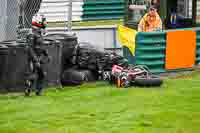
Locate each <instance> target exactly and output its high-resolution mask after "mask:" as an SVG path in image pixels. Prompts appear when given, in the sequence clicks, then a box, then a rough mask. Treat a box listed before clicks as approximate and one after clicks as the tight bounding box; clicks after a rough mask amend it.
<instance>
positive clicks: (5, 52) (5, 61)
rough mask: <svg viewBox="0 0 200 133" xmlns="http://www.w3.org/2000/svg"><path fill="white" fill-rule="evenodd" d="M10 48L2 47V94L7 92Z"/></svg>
mask: <svg viewBox="0 0 200 133" xmlns="http://www.w3.org/2000/svg"><path fill="white" fill-rule="evenodd" d="M8 54H9V50H8V47H7V48H6V47H1V46H0V68H1V69H0V92H1V91H6V90H5V87H6V86H5V83H6V80H7V79H6V76H7V73H6V72H7V64H8Z"/></svg>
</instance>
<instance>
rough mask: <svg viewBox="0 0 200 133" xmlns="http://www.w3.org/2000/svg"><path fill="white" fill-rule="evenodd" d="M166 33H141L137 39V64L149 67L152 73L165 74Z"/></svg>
mask: <svg viewBox="0 0 200 133" xmlns="http://www.w3.org/2000/svg"><path fill="white" fill-rule="evenodd" d="M165 49H166V33H165V32H146V33H145V32H141V33H138V35H137V37H136V53H135V63H136V64H137V65H147V66H148V67H149V68H150V70H151V72H153V73H161V72H165V70H164V68H165Z"/></svg>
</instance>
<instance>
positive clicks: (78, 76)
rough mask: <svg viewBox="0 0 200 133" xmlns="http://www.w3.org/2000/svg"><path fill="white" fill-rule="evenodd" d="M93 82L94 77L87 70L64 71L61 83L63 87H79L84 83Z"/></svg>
mask: <svg viewBox="0 0 200 133" xmlns="http://www.w3.org/2000/svg"><path fill="white" fill-rule="evenodd" d="M93 80H95V76H94V74H93V73H92V72H91V71H89V70H76V69H68V70H65V71H64V73H63V75H62V79H61V83H62V85H63V86H69V85H81V84H83V83H84V82H88V81H93Z"/></svg>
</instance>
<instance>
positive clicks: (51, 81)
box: [43, 42, 62, 86]
mask: <svg viewBox="0 0 200 133" xmlns="http://www.w3.org/2000/svg"><path fill="white" fill-rule="evenodd" d="M43 48H44V49H46V50H47V51H48V54H49V56H50V58H51V60H50V62H49V63H47V64H45V65H44V68H45V71H46V73H47V75H46V81H47V82H46V83H48V84H47V85H49V86H52V85H53V86H54V85H60V84H61V83H60V80H61V79H60V77H61V68H62V66H61V65H62V62H61V61H62V45H61V44H60V42H57V43H53V42H51V44H50V45H44V46H43Z"/></svg>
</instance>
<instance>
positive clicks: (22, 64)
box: [0, 40, 62, 92]
mask: <svg viewBox="0 0 200 133" xmlns="http://www.w3.org/2000/svg"><path fill="white" fill-rule="evenodd" d="M43 44H44V45H43V46H42V47H44V49H46V50H47V51H48V54H49V56H50V57H51V60H50V63H48V64H45V65H44V69H45V72H46V73H47V75H46V81H47V82H46V83H47V84H46V86H47V85H48V86H52V85H61V83H60V77H61V56H62V45H61V43H60V42H59V41H55V40H44V42H43ZM1 46H4V47H1ZM0 55H3V56H1V57H0V58H1V59H2V60H1V59H0V66H1V68H2V69H1V70H0V79H1V80H0V91H6V92H18V91H24V88H25V80H26V78H27V74H28V73H29V72H28V71H29V70H28V68H29V62H28V47H27V46H24V45H19V44H17V43H16V42H15V41H12V42H1V43H0Z"/></svg>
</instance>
